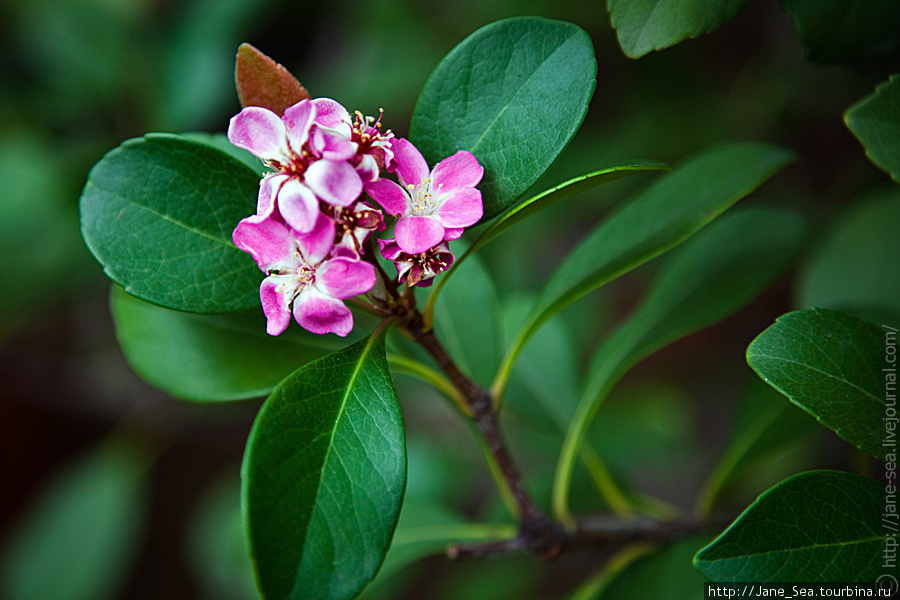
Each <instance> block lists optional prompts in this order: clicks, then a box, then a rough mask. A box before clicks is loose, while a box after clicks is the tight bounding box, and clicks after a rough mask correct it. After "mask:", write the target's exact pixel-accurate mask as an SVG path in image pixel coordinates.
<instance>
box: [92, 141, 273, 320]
mask: <svg viewBox="0 0 900 600" xmlns="http://www.w3.org/2000/svg"><path fill="white" fill-rule="evenodd" d="M258 190H259V174H258V173H255V172H254V171H253V170H251V169H250V168H249V167H248V166H247V165H246V164H244V163H243V162H241V161H239V160H237V159H235V158H232V157H231V156H229V155H228V154H225V153H224V152H222V151H220V150H217V149H216V148H213V147H211V146H209V145H207V144H203V143H199V142H196V141H192V140H188V139H185V138H182V137H180V136H176V135H166V134H150V135H147V136H145V137H143V138H140V139H134V140H129V141H127V142H125V143H123V144H122V145H121V146H119V147H118V148H116V149H115V150H113V151H112V152H110V153H109V154H107V155H106V156H105V157H103V159H102V160H101V161H100V162H98V163H97V164H96V165H95V166H94V168H93V169H92V170H91V173H90V175H89V176H88V182H87V185H85V187H84V191H83V192H82V195H81V231H82V234H83V235H84V239H85V241H86V242H87V244H88V246H89V247H90V249H91V252H93V253H94V256H95V257H97V260H99V261H100V264H102V265H103V269H104V271H106V274H107V275H109V277H110V279H112V280H113V281H115V282H116V283H118V284H119V285H121V286H122V287H124V288H125V291H127V292H128V293H129V294H132V295H133V296H137V297H139V298H142V299H144V300H147V301H148V302H153V303H154V304H159V305H162V306H166V307H168V308H174V309H176V310H184V311H188V312H195V313H207V314H208V313H223V312H231V311H237V310H241V309H248V308H254V307H258V306H259V282H260V280H261V279H262V274H261V273H260V272H259V269H258V268H257V267H256V264H255V263H254V262H253V259H252V258H251V257H250V255H248V254H247V253H246V252H242V251H241V250H238V249H237V248H236V247H235V245H234V244H233V243H232V241H231V233H232V231H233V230H234V228H235V227H236V226H237V224H238V222H239V221H240V220H241V219H242V218H244V217H246V216H248V215H251V214H253V213H255V212H256V196H257V193H258Z"/></svg>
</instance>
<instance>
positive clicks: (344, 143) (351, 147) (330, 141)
mask: <svg viewBox="0 0 900 600" xmlns="http://www.w3.org/2000/svg"><path fill="white" fill-rule="evenodd" d="M312 145H313V149H314V150H315V151H316V153H317V155H318V156H321V157H322V158H327V159H328V160H350V159H351V158H353V156H355V155H356V148H357V144H356V143H354V142H351V141H350V140H348V139H347V138H345V137H344V136H342V135H338V134H337V133H334V132H330V131H327V130H325V129H322V128H320V127H316V128H315V129H314V130H313V144H312Z"/></svg>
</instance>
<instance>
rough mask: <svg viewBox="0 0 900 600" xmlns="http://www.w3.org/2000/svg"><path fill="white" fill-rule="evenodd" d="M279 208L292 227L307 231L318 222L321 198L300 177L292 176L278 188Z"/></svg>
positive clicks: (301, 231) (303, 231)
mask: <svg viewBox="0 0 900 600" xmlns="http://www.w3.org/2000/svg"><path fill="white" fill-rule="evenodd" d="M278 210H279V212H281V216H282V217H284V220H285V222H286V223H287V224H288V225H290V226H291V228H292V229H294V230H296V231H297V232H299V233H306V232H308V231H310V230H311V229H312V228H313V226H314V225H315V224H316V217H317V216H318V214H319V200H318V198H316V195H315V194H313V192H312V190H311V189H309V188H308V187H306V185H305V184H304V183H303V182H301V181H300V179H299V178H298V177H291V178H290V179H288V180H287V181H285V182H284V185H282V186H281V189H280V190H278Z"/></svg>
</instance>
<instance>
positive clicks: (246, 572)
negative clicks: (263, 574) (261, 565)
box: [187, 471, 260, 600]
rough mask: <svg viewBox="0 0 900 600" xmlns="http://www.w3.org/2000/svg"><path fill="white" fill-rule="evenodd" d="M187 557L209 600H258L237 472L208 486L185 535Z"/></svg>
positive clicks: (204, 594)
mask: <svg viewBox="0 0 900 600" xmlns="http://www.w3.org/2000/svg"><path fill="white" fill-rule="evenodd" d="M187 541H188V557H189V558H190V564H191V566H192V568H193V573H194V575H195V577H197V579H199V581H200V584H201V586H202V589H203V591H204V593H203V596H202V597H203V598H207V599H208V600H259V597H260V596H259V593H258V592H257V591H256V581H255V580H254V579H253V567H252V564H251V563H250V558H249V557H248V556H247V554H248V549H247V539H246V537H245V536H244V519H243V516H242V515H241V478H240V473H238V472H237V471H228V472H227V474H226V475H225V476H223V477H221V478H220V479H218V480H217V481H215V482H214V483H213V485H212V486H210V489H208V490H207V491H206V492H205V494H204V495H203V498H202V499H201V501H200V504H199V506H198V507H197V508H196V510H195V512H194V515H193V522H192V523H191V527H190V532H189V537H188V540H187Z"/></svg>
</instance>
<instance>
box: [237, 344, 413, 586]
mask: <svg viewBox="0 0 900 600" xmlns="http://www.w3.org/2000/svg"><path fill="white" fill-rule="evenodd" d="M242 477H243V484H244V487H243V506H244V511H245V518H246V527H247V533H248V537H249V540H250V552H251V556H252V558H253V562H254V569H255V572H256V579H257V582H258V585H259V588H260V590H261V592H262V594H263V596H264V597H268V598H291V599H294V600H306V599H307V598H313V597H314V598H321V599H323V600H325V599H335V600H336V599H349V598H352V597H354V596H356V595H357V594H358V593H359V592H360V590H362V589H363V588H364V587H365V586H366V585H367V584H368V583H369V581H371V580H372V578H373V577H374V576H375V573H376V572H377V571H378V568H379V567H380V566H381V563H382V561H383V559H384V555H385V553H386V552H387V549H388V546H389V545H390V542H391V537H392V536H393V533H394V528H395V526H396V524H397V516H398V514H399V512H400V504H401V502H402V499H403V490H404V487H405V485H406V447H405V441H404V433H403V423H402V422H401V419H400V407H399V406H398V405H397V398H396V395H395V392H394V387H393V383H392V382H391V375H390V372H389V371H388V367H387V362H386V360H385V357H384V337H383V335H381V334H376V335H375V336H373V337H372V338H371V339H367V340H363V341H361V342H359V343H357V344H354V345H353V346H350V347H348V348H346V349H344V350H341V351H339V352H335V353H333V354H329V355H327V356H325V357H323V358H320V359H319V360H317V361H314V362H312V363H310V364H308V365H306V366H304V367H302V368H301V369H298V370H297V371H296V372H295V373H294V374H293V375H291V376H290V377H288V378H287V379H285V380H284V381H283V382H282V383H281V384H280V385H279V386H278V387H277V388H275V391H274V392H273V393H272V395H271V396H269V398H268V400H266V403H265V404H264V405H263V407H262V409H261V410H260V412H259V416H258V417H257V419H256V422H255V423H254V424H253V430H252V431H251V432H250V438H249V440H248V442H247V449H246V453H245V454H244V465H243V471H242Z"/></svg>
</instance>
